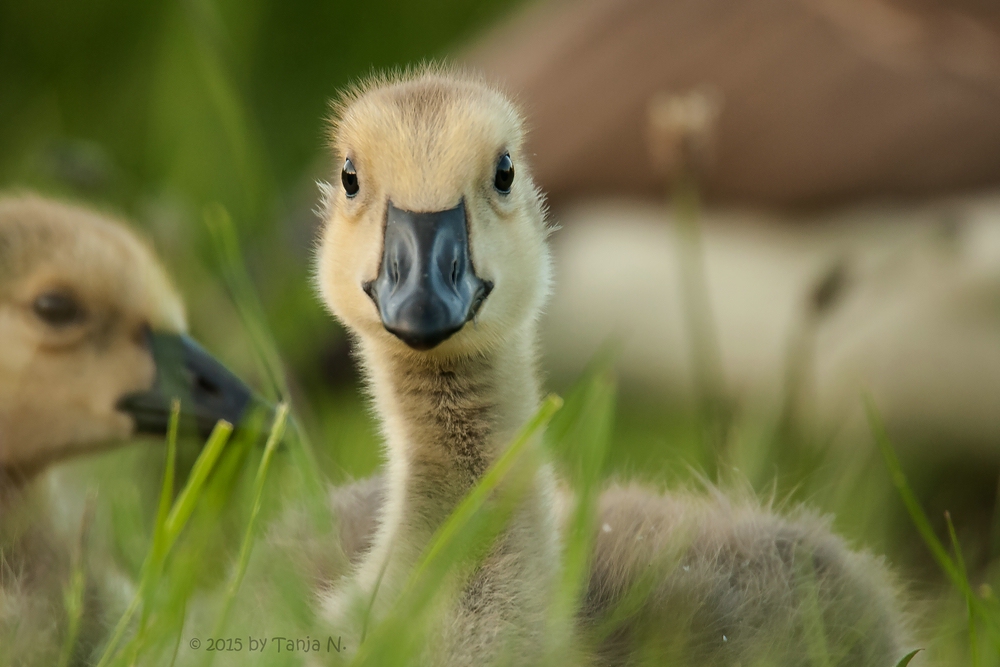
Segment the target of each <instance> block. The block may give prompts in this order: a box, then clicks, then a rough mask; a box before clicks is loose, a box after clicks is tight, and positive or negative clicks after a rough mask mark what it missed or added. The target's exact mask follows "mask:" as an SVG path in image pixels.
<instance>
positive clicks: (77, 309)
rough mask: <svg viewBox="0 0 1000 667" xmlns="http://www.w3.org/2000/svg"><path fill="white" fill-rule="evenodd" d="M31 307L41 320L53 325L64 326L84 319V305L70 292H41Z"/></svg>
mask: <svg viewBox="0 0 1000 667" xmlns="http://www.w3.org/2000/svg"><path fill="white" fill-rule="evenodd" d="M31 309H32V310H33V311H35V315H36V316H38V318H39V319H40V320H42V321H43V322H45V323H46V324H48V325H49V326H52V327H57V328H62V327H66V326H69V325H71V324H75V323H77V322H79V321H81V320H83V317H84V312H83V306H81V305H80V302H79V301H78V300H77V299H76V297H75V296H73V295H72V294H69V293H68V292H45V293H44V294H40V295H39V296H38V297H37V298H36V299H35V302H34V303H33V304H31Z"/></svg>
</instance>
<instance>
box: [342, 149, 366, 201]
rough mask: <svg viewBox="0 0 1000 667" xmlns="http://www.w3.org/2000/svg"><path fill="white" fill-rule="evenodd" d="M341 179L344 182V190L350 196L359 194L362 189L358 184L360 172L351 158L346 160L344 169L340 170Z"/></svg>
mask: <svg viewBox="0 0 1000 667" xmlns="http://www.w3.org/2000/svg"><path fill="white" fill-rule="evenodd" d="M340 181H341V183H343V184H344V192H346V193H347V196H348V197H353V196H354V195H356V194H358V190H360V189H361V186H360V185H359V184H358V172H357V170H355V169H354V163H353V162H351V158H347V159H346V160H344V170H343V171H342V172H340Z"/></svg>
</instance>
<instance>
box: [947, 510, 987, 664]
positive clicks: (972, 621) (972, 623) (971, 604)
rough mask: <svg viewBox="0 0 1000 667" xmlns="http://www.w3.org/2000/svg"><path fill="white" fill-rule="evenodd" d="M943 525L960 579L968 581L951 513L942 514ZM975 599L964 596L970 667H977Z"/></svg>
mask: <svg viewBox="0 0 1000 667" xmlns="http://www.w3.org/2000/svg"><path fill="white" fill-rule="evenodd" d="M944 520H945V523H947V524H948V537H949V538H951V549H952V551H954V552H955V562H956V564H957V565H958V571H959V572H960V573H961V575H962V577H963V578H964V579H965V580H966V581H968V579H969V575H968V572H967V571H966V569H965V559H964V558H963V557H962V547H961V545H959V543H958V535H957V534H956V533H955V524H953V523H952V521H951V513H950V512H945V513H944ZM975 605H976V599H975V598H971V597H969V596H968V595H966V596H965V607H966V612H967V613H968V615H969V651H970V654H971V655H972V667H979V665H980V662H979V639H978V638H977V637H976V610H975Z"/></svg>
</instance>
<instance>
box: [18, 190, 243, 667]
mask: <svg viewBox="0 0 1000 667" xmlns="http://www.w3.org/2000/svg"><path fill="white" fill-rule="evenodd" d="M185 329H186V321H185V315H184V306H183V303H182V301H181V299H180V297H179V296H178V295H177V292H176V291H175V290H174V288H173V287H172V286H171V283H170V280H169V279H168V277H167V275H166V273H165V272H164V271H163V269H162V268H161V266H160V264H159V262H158V261H157V260H156V258H155V256H154V255H153V253H152V252H151V251H150V249H149V248H147V247H146V246H145V245H144V244H143V243H142V242H141V241H139V240H138V239H137V238H136V237H135V236H134V235H133V234H132V233H130V232H129V231H128V230H127V229H126V227H125V226H124V225H122V224H120V223H118V222H116V221H114V220H112V219H109V218H107V217H106V216H103V215H101V214H98V213H95V212H92V211H89V210H86V209H83V208H80V207H77V206H71V205H67V204H62V203H58V202H55V201H51V200H48V199H44V198H41V197H39V196H36V195H17V196H15V195H7V196H0V555H2V558H0V662H3V663H4V664H7V663H8V662H10V663H11V664H20V663H19V662H18V661H19V660H22V659H23V660H29V659H30V662H29V663H26V664H55V662H56V660H55V658H54V657H52V656H51V655H50V653H48V652H51V651H56V650H58V649H59V647H60V646H61V640H60V639H59V638H58V635H59V634H60V633H61V632H62V627H61V621H62V619H63V617H64V616H65V613H64V612H63V610H62V603H61V600H62V589H63V587H64V586H65V585H66V583H67V581H66V580H67V577H68V576H69V561H70V552H71V551H72V550H73V548H72V547H70V546H69V545H67V544H65V543H63V542H64V541H63V540H62V539H61V538H60V536H59V535H58V531H56V530H54V529H53V527H52V526H51V525H50V523H49V521H48V514H47V506H46V498H45V497H44V495H45V491H46V489H45V488H44V487H42V486H41V485H39V484H35V483H33V482H34V481H35V480H36V479H37V478H38V477H39V476H40V475H41V473H43V472H44V471H45V470H46V469H47V468H49V467H51V466H52V465H54V464H56V463H58V462H61V461H65V460H68V459H70V458H73V457H78V456H81V455H83V454H85V453H88V452H93V451H97V450H100V449H106V448H109V447H113V446H116V445H120V444H123V443H125V442H127V441H128V440H129V439H130V438H131V437H132V436H133V435H136V434H137V433H163V432H165V430H166V426H167V420H168V417H169V410H170V405H169V401H170V398H171V397H174V396H176V397H179V398H181V399H182V405H183V406H184V407H183V413H184V416H185V418H187V419H190V420H192V421H193V422H194V423H195V425H196V426H197V427H198V428H199V430H201V431H202V432H204V431H206V430H208V429H210V428H211V426H212V425H214V423H215V422H216V420H217V419H226V420H229V421H231V422H233V423H238V420H239V419H240V417H241V415H242V414H243V412H244V410H246V409H247V408H248V406H249V405H250V400H251V398H252V393H251V392H250V390H249V389H247V388H246V387H245V386H244V385H243V384H242V383H240V382H239V381H238V380H237V379H236V378H235V377H234V376H233V375H232V374H230V373H229V372H228V371H227V370H226V369H225V368H224V367H223V366H222V365H221V364H219V363H218V362H216V361H214V360H213V359H212V358H211V357H210V356H209V355H208V354H207V353H205V352H204V351H203V350H202V349H201V348H200V347H198V346H197V344H196V343H194V341H192V340H191V339H190V338H188V337H187V336H185V335H184V331H185ZM90 602H91V603H93V602H94V601H93V600H92V599H90ZM91 611H92V610H91ZM93 616H94V615H93V614H87V615H85V616H84V618H85V620H87V621H93ZM49 658H51V660H50V659H49Z"/></svg>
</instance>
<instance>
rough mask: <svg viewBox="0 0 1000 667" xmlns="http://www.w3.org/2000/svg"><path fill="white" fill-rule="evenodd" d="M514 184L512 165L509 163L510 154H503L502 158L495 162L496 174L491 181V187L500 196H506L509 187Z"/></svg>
mask: <svg viewBox="0 0 1000 667" xmlns="http://www.w3.org/2000/svg"><path fill="white" fill-rule="evenodd" d="M513 183H514V163H513V162H511V161H510V153H504V156H503V157H502V158H500V161H499V162H497V173H496V176H495V177H494V179H493V187H495V188H496V189H497V190H498V191H499V192H500V194H504V195H505V194H508V193H509V192H510V186H511V185H513Z"/></svg>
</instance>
